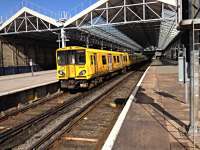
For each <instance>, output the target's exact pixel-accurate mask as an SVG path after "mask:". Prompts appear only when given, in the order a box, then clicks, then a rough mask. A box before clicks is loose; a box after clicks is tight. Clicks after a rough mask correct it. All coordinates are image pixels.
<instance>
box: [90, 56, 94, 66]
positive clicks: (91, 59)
mask: <svg viewBox="0 0 200 150" xmlns="http://www.w3.org/2000/svg"><path fill="white" fill-rule="evenodd" d="M90 61H91V65H93V64H94V61H93V56H92V55H91V56H90Z"/></svg>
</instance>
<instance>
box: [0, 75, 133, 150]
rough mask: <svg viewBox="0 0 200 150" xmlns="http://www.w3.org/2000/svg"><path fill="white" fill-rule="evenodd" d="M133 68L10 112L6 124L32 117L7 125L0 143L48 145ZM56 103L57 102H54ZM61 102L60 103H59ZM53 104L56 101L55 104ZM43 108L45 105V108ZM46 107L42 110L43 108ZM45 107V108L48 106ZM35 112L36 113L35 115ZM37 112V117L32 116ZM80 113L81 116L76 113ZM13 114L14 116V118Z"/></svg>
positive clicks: (9, 145) (25, 146) (19, 146)
mask: <svg viewBox="0 0 200 150" xmlns="http://www.w3.org/2000/svg"><path fill="white" fill-rule="evenodd" d="M131 74H132V72H130V73H128V74H126V75H123V76H122V77H120V78H114V79H111V80H110V81H108V82H109V83H110V84H108V82H105V83H104V84H102V85H101V86H99V87H97V88H94V89H92V90H91V91H87V92H84V93H81V94H80V93H78V94H77V95H73V96H72V97H70V98H68V99H67V100H64V99H66V98H65V96H66V95H65V96H63V95H62V96H61V97H62V98H61V97H57V98H56V99H57V100H56V102H55V100H51V101H48V102H47V103H42V104H43V105H37V107H36V106H35V107H34V109H33V108H31V109H32V110H31V109H27V110H25V111H21V112H19V113H17V115H16V116H8V117H7V118H4V119H3V120H1V122H0V125H1V126H3V127H6V123H7V126H9V122H10V124H14V121H16V120H18V119H19V120H20V118H23V117H24V116H26V115H27V116H28V114H30V113H31V114H32V115H30V118H28V119H26V120H24V119H21V120H20V121H19V123H18V125H17V126H14V127H12V126H11V125H10V128H7V130H3V132H1V134H0V147H1V148H2V149H9V148H13V149H34V148H35V149H40V148H47V147H48V146H49V145H51V144H52V143H53V142H54V141H55V140H56V139H58V137H59V136H60V135H62V134H63V132H65V131H66V130H67V129H69V128H71V127H72V126H73V125H74V124H75V123H76V122H77V121H78V120H80V119H81V118H82V117H83V116H84V115H85V114H87V113H88V111H86V110H91V109H93V108H94V107H95V105H94V104H97V103H99V102H100V101H101V97H104V96H106V95H107V94H108V93H110V91H112V90H113V87H115V86H117V85H119V84H120V83H121V82H122V81H124V80H125V79H126V78H127V77H129V76H130V75H131ZM55 103H57V105H55ZM58 103H59V104H60V105H58ZM51 104H54V106H52V105H51ZM42 108H43V109H42ZM41 109H42V110H43V111H42V113H41V111H40V110H41ZM45 109H46V110H45ZM33 114H34V115H33ZM33 116H34V117H33ZM77 116H78V117H77ZM13 118H14V119H13Z"/></svg>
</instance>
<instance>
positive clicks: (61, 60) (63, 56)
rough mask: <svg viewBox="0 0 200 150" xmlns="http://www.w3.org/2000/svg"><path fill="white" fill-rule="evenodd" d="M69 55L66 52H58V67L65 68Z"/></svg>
mask: <svg viewBox="0 0 200 150" xmlns="http://www.w3.org/2000/svg"><path fill="white" fill-rule="evenodd" d="M66 56H67V53H66V52H65V51H58V52H57V62H58V65H60V66H63V65H66V64H67V59H66V58H67V57H66Z"/></svg>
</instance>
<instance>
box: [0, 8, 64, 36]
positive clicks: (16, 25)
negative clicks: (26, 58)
mask: <svg viewBox="0 0 200 150" xmlns="http://www.w3.org/2000/svg"><path fill="white" fill-rule="evenodd" d="M59 26H61V24H60V23H58V22H57V21H56V20H54V19H52V18H49V17H47V16H44V15H42V14H40V13H38V12H35V11H33V10H31V9H29V8H26V7H24V8H22V9H21V10H19V11H18V12H17V13H16V14H15V15H14V16H12V17H11V18H10V19H9V20H7V21H6V22H4V23H3V24H2V26H0V35H7V34H17V33H24V32H41V31H43V32H44V31H53V30H57V28H58V27H59Z"/></svg>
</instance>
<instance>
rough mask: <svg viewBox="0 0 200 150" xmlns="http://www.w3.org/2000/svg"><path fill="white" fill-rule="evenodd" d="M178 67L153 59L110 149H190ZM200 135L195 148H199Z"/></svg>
mask: <svg viewBox="0 0 200 150" xmlns="http://www.w3.org/2000/svg"><path fill="white" fill-rule="evenodd" d="M177 71H178V67H177V66H176V65H172V66H171V65H162V63H161V62H156V61H154V62H153V63H152V65H151V67H150V69H149V70H148V72H147V74H146V76H145V78H144V80H143V82H142V84H141V87H140V88H139V90H138V92H137V94H136V97H135V101H134V102H133V103H132V104H131V107H130V109H129V111H128V113H127V115H126V118H125V121H124V122H123V124H122V127H121V129H120V131H119V134H118V136H117V139H116V141H115V143H114V146H113V148H112V149H113V150H184V149H193V138H192V136H191V135H188V134H187V131H186V128H187V126H188V125H189V105H188V104H186V103H185V97H184V96H185V94H184V90H185V87H184V85H183V84H182V83H180V82H178V72H177ZM198 137H199V136H197V137H196V149H199V143H198V142H199V140H198V139H200V138H198Z"/></svg>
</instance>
